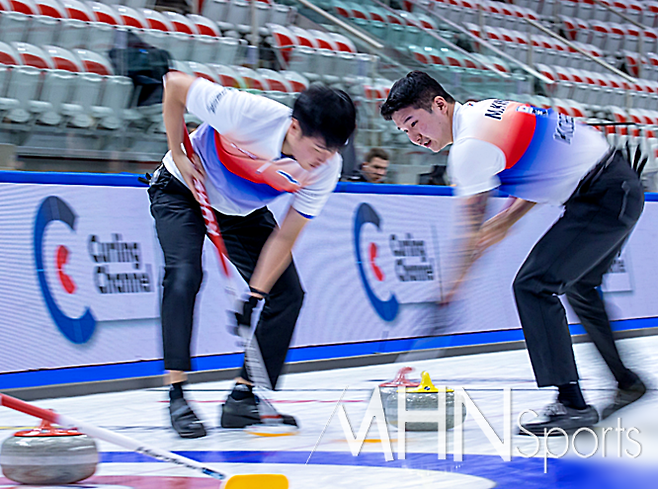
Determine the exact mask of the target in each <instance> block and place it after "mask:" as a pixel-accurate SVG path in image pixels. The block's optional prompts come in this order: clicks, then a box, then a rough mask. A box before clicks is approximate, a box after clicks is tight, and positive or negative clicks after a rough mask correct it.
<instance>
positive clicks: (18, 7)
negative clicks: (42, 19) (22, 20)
mask: <svg viewBox="0 0 658 489" xmlns="http://www.w3.org/2000/svg"><path fill="white" fill-rule="evenodd" d="M8 1H9V5H10V8H11V10H12V11H13V12H20V13H21V14H26V15H39V9H38V8H37V5H36V3H34V1H33V0H8Z"/></svg>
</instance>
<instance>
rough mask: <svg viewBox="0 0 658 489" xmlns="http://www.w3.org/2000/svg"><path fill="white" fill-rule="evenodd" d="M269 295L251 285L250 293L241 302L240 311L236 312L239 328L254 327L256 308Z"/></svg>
mask: <svg viewBox="0 0 658 489" xmlns="http://www.w3.org/2000/svg"><path fill="white" fill-rule="evenodd" d="M267 296H268V295H267V294H266V293H265V292H263V291H261V290H258V289H256V288H254V287H249V295H248V296H247V297H246V298H245V299H244V300H243V301H242V302H241V303H240V305H239V306H238V311H236V313H235V320H236V322H237V325H238V328H240V327H248V328H251V327H252V322H253V321H254V316H255V312H256V309H258V306H259V303H260V302H261V301H263V300H265V299H267Z"/></svg>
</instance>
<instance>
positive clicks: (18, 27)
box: [0, 10, 30, 43]
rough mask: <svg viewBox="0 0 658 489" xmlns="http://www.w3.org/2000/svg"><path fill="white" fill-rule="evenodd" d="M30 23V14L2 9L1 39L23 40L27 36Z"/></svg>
mask: <svg viewBox="0 0 658 489" xmlns="http://www.w3.org/2000/svg"><path fill="white" fill-rule="evenodd" d="M29 24H30V16H29V15H25V14H21V13H19V12H8V11H5V10H0V41H3V42H7V43H9V42H21V41H22V40H23V39H24V38H25V34H26V33H27V30H28V26H29Z"/></svg>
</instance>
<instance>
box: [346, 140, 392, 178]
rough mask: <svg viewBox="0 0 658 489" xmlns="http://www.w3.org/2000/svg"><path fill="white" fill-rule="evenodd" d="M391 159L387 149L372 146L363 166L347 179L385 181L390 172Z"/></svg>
mask: <svg viewBox="0 0 658 489" xmlns="http://www.w3.org/2000/svg"><path fill="white" fill-rule="evenodd" d="M389 160H390V158H389V156H388V153H387V152H386V151H384V150H383V149H381V148H372V149H371V150H370V151H368V154H367V155H366V158H365V161H364V162H363V163H362V164H361V167H360V168H359V169H358V170H357V171H356V172H355V173H354V174H353V175H352V176H350V177H348V178H347V179H346V180H345V181H347V182H368V183H384V181H386V175H387V174H388V164H389Z"/></svg>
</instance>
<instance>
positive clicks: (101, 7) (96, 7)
mask: <svg viewBox="0 0 658 489" xmlns="http://www.w3.org/2000/svg"><path fill="white" fill-rule="evenodd" d="M87 5H88V6H89V8H90V9H91V11H92V13H93V15H94V20H95V21H96V22H101V23H103V24H110V25H123V19H122V17H121V15H119V13H118V12H117V11H116V10H114V9H113V8H112V7H110V6H109V5H105V4H104V3H100V2H87Z"/></svg>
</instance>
